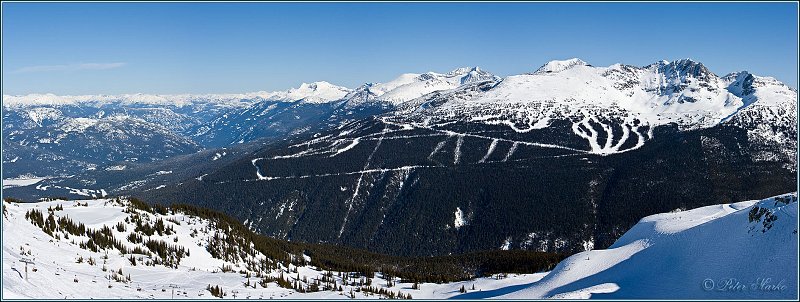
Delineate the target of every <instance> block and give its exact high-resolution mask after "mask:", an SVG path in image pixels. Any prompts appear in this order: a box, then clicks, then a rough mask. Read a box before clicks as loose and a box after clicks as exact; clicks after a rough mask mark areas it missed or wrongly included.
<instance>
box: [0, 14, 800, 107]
mask: <svg viewBox="0 0 800 302" xmlns="http://www.w3.org/2000/svg"><path fill="white" fill-rule="evenodd" d="M2 23H3V32H2V42H3V46H2V50H3V54H2V63H3V67H2V73H3V93H4V94H27V93H48V92H49V93H56V94H117V93H135V92H144V93H232V92H250V91H258V90H281V89H286V88H289V87H293V86H297V85H299V84H300V83H301V82H312V81H319V80H326V81H329V82H332V83H334V84H338V85H343V86H347V87H351V88H352V87H355V86H358V85H360V84H361V83H364V82H382V81H388V80H391V79H393V78H394V77H396V76H397V75H398V74H400V73H405V72H426V71H438V72H446V71H449V70H452V69H454V68H456V67H460V66H480V67H481V68H483V69H485V70H488V71H491V72H493V73H495V74H497V75H500V76H506V75H511V74H519V73H524V72H530V71H533V70H535V69H536V68H537V67H539V66H540V65H542V64H544V63H545V62H547V61H549V60H553V59H565V58H571V57H579V58H581V59H583V60H585V61H587V62H589V63H590V64H593V65H595V66H608V65H611V64H614V63H625V64H631V65H638V66H643V65H647V64H649V63H653V62H656V61H658V60H661V59H667V60H675V59H680V58H692V59H695V60H698V61H701V62H703V63H704V64H705V65H706V66H708V67H709V69H711V70H712V71H713V72H715V73H717V74H719V75H724V74H727V73H729V72H733V71H739V70H748V71H750V72H753V73H755V74H758V75H768V76H773V77H776V78H778V79H779V80H781V81H784V82H785V83H787V84H789V85H790V86H793V87H797V73H798V70H797V64H798V61H797V60H798V49H797V43H798V40H797V35H798V33H797V5H796V4H794V3H771V4H759V3H705V4H702V3H691V4H690V3H658V4H649V3H639V4H628V3H559V4H552V3H551V4H547V3H513V4H501V3H471V4H468V3H439V4H434V3H418V4H411V3H316V4H314V3H306V4H298V3H295V4H291V3H284V4H278V3H230V4H225V3H148V4H142V3H105V4H99V3H98V4H95V3H60V4H53V3H4V4H3V12H2Z"/></svg>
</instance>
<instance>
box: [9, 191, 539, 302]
mask: <svg viewBox="0 0 800 302" xmlns="http://www.w3.org/2000/svg"><path fill="white" fill-rule="evenodd" d="M80 202H81V203H84V202H85V203H88V206H85V207H84V206H78V205H77V202H75V201H52V202H40V203H29V204H17V203H4V207H6V206H7V209H8V210H7V214H6V215H4V218H3V298H50V299H63V298H68V299H88V298H95V299H97V298H160V299H169V298H171V296H172V291H171V289H170V287H169V285H170V284H174V285H176V286H177V289H176V291H175V298H180V299H191V298H201V299H213V298H214V297H213V296H211V294H210V293H209V292H208V291H207V290H206V289H205V288H206V286H207V285H209V284H211V285H219V286H221V287H222V288H223V290H224V291H226V292H227V293H228V296H227V297H225V298H226V299H229V298H232V291H233V290H236V291H237V292H238V293H237V298H249V299H259V298H261V299H270V298H273V299H278V298H283V299H287V298H296V299H328V298H333V299H347V297H345V296H344V294H348V293H349V289H350V286H347V285H345V286H344V290H343V292H339V291H321V292H316V293H303V294H301V293H297V292H295V291H293V290H289V289H285V288H281V287H278V286H277V284H275V283H270V284H269V285H268V287H267V288H262V287H261V286H260V285H259V286H257V288H256V289H253V288H252V287H249V288H246V287H245V286H244V283H245V282H246V281H247V278H245V276H244V275H242V274H239V273H235V272H231V273H222V272H219V271H220V268H221V267H222V266H223V265H231V266H232V267H233V269H234V270H235V271H238V270H240V269H244V266H243V263H229V262H224V261H223V260H220V259H215V258H212V257H211V255H210V254H209V253H208V251H206V249H205V246H204V245H203V243H205V241H204V240H206V239H207V238H208V237H209V236H210V234H203V232H201V233H200V235H199V236H197V237H191V236H190V235H189V234H190V233H191V230H192V229H197V228H202V227H204V226H206V225H207V223H208V222H207V221H205V220H201V219H198V218H193V217H189V216H184V215H183V214H173V215H164V216H160V217H162V218H164V219H167V218H172V219H174V220H177V221H179V222H181V223H180V225H175V224H172V223H171V222H165V223H168V224H170V225H172V226H173V227H174V229H175V231H176V233H177V234H176V235H164V236H159V235H158V234H154V235H153V236H151V237H152V238H153V239H162V240H163V241H165V242H168V243H170V244H172V243H173V242H172V241H173V239H174V238H175V237H177V238H178V241H177V243H176V244H179V245H181V246H183V247H185V248H187V249H189V253H190V256H189V257H186V258H183V259H182V260H181V264H180V265H179V267H178V269H170V268H166V267H164V266H155V267H152V266H144V265H141V264H139V265H137V266H131V264H130V262H129V261H128V260H127V259H126V257H127V256H129V255H125V256H122V255H120V254H119V252H118V251H113V252H109V253H108V256H109V260H108V263H107V264H106V266H107V267H108V269H109V272H110V271H111V270H117V269H119V268H122V270H123V273H125V274H130V275H131V280H132V281H131V282H130V283H128V284H123V283H118V282H113V281H112V282H110V283H109V281H108V280H107V279H106V276H107V275H108V274H109V272H103V271H102V261H103V260H102V257H103V255H104V254H105V253H102V252H101V253H95V252H91V251H88V250H84V249H81V248H79V247H78V246H77V245H76V244H71V243H70V241H71V239H70V240H67V239H63V238H62V239H61V240H55V239H53V238H52V237H50V236H49V235H47V234H45V233H44V232H42V230H41V229H40V228H38V227H36V226H34V225H32V224H31V223H30V222H29V221H28V220H26V219H25V212H27V211H28V210H30V209H34V208H37V209H39V210H40V211H42V212H44V213H45V215H47V214H46V213H47V208H48V207H51V206H52V207H55V206H56V205H58V204H61V205H62V206H63V207H64V210H63V211H56V212H55V214H56V215H57V216H59V217H60V216H65V215H66V216H69V218H71V219H73V220H75V221H80V222H83V223H85V224H86V226H87V227H88V228H95V229H96V228H100V227H102V226H103V225H107V226H109V227H112V230H113V232H114V234H116V236H117V237H118V238H124V237H125V235H126V233H128V232H130V231H131V230H132V229H133V225H132V224H128V226H127V232H122V233H120V232H118V231H117V230H116V229H115V228H114V226H115V225H116V224H117V223H119V222H124V219H125V217H126V216H127V215H128V214H126V213H124V212H123V210H124V209H125V208H124V207H122V206H119V205H116V204H114V203H112V202H110V201H109V200H107V199H98V200H88V201H80ZM145 215H153V214H145ZM153 218H155V216H153ZM70 238H72V239H74V238H75V237H70ZM84 239H85V238H84ZM76 240H77V239H76ZM123 241H124V240H123ZM124 242H125V241H124ZM125 244H126V245H129V246H131V247H132V244H131V243H129V242H126V243H125ZM20 247H22V249H23V250H24V251H26V252H27V251H30V252H31V255H30V256H28V255H24V256H23V255H20ZM23 257H27V258H32V259H33V260H34V262H35V265H33V266H29V271H28V281H25V280H24V274H25V266H24V264H23V263H21V262H19V260H20V259H22V258H23ZM78 257H83V258H84V259H88V258H89V257H92V258H94V259H95V260H97V261H98V264H97V265H94V266H91V265H89V264H87V262H86V261H84V262H83V263H76V259H78ZM34 266H35V267H36V269H37V271H36V272H33V271H32V268H33V267H34ZM298 272H299V273H300V275H301V278H302V277H303V276H305V277H307V278H308V279H309V280H311V279H313V278H319V277H321V275H322V274H323V271H320V270H317V269H315V268H313V267H299V268H298ZM272 275H275V276H278V273H277V272H275V273H273V274H272ZM291 275H292V276H295V275H294V273H292V274H291ZM544 275H545V273H539V274H524V275H514V274H511V275H509V276H508V277H507V278H504V279H501V280H496V279H494V278H481V279H477V280H471V281H464V282H454V283H448V284H430V283H426V284H421V285H420V287H421V288H420V289H419V290H413V289H411V287H412V284H411V283H400V282H399V279H396V282H397V284H396V285H395V286H393V287H391V288H387V290H391V291H393V292H397V291H400V292H403V293H410V294H411V295H412V297H413V298H415V299H418V298H436V299H442V298H449V297H453V296H456V295H459V294H460V292H459V289H460V288H461V287H462V286H464V287H465V288H468V289H469V288H471V287H472V286H473V285H474V286H475V288H476V289H475V291H491V290H496V289H498V288H504V287H509V286H517V285H520V284H528V283H531V282H534V281H536V280H539V279H540V278H541V277H543V276H544ZM380 276H381V275H380V274H377V275H376V278H373V280H372V284H373V285H377V286H382V287H385V285H386V280H384V279H382V278H380ZM334 278H336V279H337V280H339V281H338V282H339V283H340V284H341V278H340V277H337V276H336V274H334ZM74 279H78V283H77V284H76V283H75V282H74ZM256 281H257V279H255V278H251V282H256ZM109 284H111V286H112V287H111V288H108V285H109ZM139 289H141V291H140V290H139ZM356 297H357V298H370V299H377V298H378V296H375V295H370V296H365V295H364V294H363V293H356Z"/></svg>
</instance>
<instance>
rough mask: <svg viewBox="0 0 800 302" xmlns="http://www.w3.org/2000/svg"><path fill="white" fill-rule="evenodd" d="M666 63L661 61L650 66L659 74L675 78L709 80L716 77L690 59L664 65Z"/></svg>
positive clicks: (700, 64)
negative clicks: (688, 77)
mask: <svg viewBox="0 0 800 302" xmlns="http://www.w3.org/2000/svg"><path fill="white" fill-rule="evenodd" d="M664 62H666V61H661V62H658V63H656V64H651V65H650V66H653V68H655V70H657V71H658V72H659V73H662V74H665V75H668V76H675V77H686V76H690V77H694V78H698V79H710V78H712V77H714V78H715V77H716V75H714V73H712V72H711V71H710V70H708V68H706V66H705V65H703V63H700V62H696V61H693V60H692V59H680V60H677V61H674V62H669V63H667V64H664Z"/></svg>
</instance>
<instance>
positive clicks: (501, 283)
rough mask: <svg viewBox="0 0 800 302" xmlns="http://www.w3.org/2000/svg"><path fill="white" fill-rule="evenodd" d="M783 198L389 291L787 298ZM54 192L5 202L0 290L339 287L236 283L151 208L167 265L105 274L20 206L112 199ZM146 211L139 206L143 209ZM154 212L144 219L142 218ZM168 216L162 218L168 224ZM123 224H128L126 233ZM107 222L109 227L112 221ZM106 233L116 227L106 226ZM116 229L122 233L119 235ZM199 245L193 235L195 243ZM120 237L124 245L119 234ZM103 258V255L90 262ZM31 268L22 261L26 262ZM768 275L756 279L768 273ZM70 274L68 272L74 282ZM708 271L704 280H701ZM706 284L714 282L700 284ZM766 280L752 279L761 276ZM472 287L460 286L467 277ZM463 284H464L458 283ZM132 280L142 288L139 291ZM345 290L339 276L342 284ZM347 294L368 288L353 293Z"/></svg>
mask: <svg viewBox="0 0 800 302" xmlns="http://www.w3.org/2000/svg"><path fill="white" fill-rule="evenodd" d="M786 196H794V197H793V199H791V200H792V202H791V203H789V204H785V203H781V202H777V201H776V199H775V198H768V199H765V200H762V201H747V202H740V203H735V204H724V205H714V206H707V207H703V208H698V209H693V210H688V211H675V212H672V213H664V214H657V215H652V216H649V217H645V218H643V219H642V220H641V221H640V222H639V223H638V224H636V225H635V226H634V227H633V228H631V230H629V231H628V232H627V233H625V234H624V235H623V236H622V237H621V238H620V239H619V240H617V242H616V243H615V244H614V245H612V246H611V247H610V248H608V249H606V250H593V251H587V252H582V253H578V254H575V255H573V256H571V257H569V258H567V259H565V260H564V261H562V262H561V263H560V264H558V265H557V266H556V267H555V268H554V269H553V271H551V272H549V273H539V274H527V275H514V274H511V275H509V276H508V277H507V278H505V279H500V280H497V279H495V278H481V279H477V280H471V281H464V282H454V283H448V284H428V283H426V284H421V289H419V290H413V289H411V286H412V285H411V284H409V283H399V282H398V284H397V285H396V286H394V287H392V288H390V290H393V291H398V290H399V291H401V292H403V293H410V294H411V295H412V296H413V297H414V298H416V299H418V298H429V299H431V298H432V299H443V298H459V299H475V298H522V299H535V298H569V299H584V298H637V299H641V298H666V299H680V298H683V299H694V298H698V299H793V298H796V293H797V283H796V280H797V258H796V257H797V256H796V255H797V243H798V242H797V232H796V225H797V202H796V201H797V199H796V195H794V194H791V195H788V194H787V195H783V197H786ZM81 202H86V203H88V206H86V207H84V206H79V205H77V203H76V202H75V201H53V202H41V203H31V204H17V203H4V207H7V213H6V214H4V217H3V298H29V297H30V298H54V299H61V298H162V299H166V298H170V297H171V295H172V292H171V291H170V288H169V285H170V284H175V285H176V286H177V290H176V298H182V299H187V298H213V297H211V296H210V293H209V292H208V291H206V290H205V287H206V285H208V284H212V285H220V286H222V287H223V289H224V290H226V291H227V292H228V294H229V296H228V297H226V298H231V296H230V295H231V293H232V292H231V291H232V290H236V291H237V292H238V294H237V298H249V299H258V298H263V299H269V298H304V299H318V298H338V299H345V298H346V297H345V296H343V295H342V293H340V292H338V291H336V292H333V291H323V292H316V293H305V294H301V293H297V292H294V291H292V290H288V289H284V288H280V287H278V286H277V285H275V284H274V283H272V284H270V285H269V286H268V287H267V288H262V287H260V286H258V288H256V289H253V288H252V287H250V288H245V286H244V282H246V281H247V279H246V278H245V277H244V276H243V275H241V274H239V273H221V272H219V268H220V267H221V266H222V265H223V264H228V265H232V266H233V268H234V270H239V269H242V268H243V267H242V265H243V264H242V263H226V262H224V261H222V260H220V259H214V258H212V257H211V255H210V254H209V253H208V252H207V251H206V250H205V248H204V247H203V246H202V245H203V244H202V243H203V242H204V240H205V239H206V238H207V236H210V235H209V234H202V233H201V235H200V236H197V237H191V236H189V233H190V232H191V229H193V228H201V227H203V226H205V225H206V224H207V222H206V221H204V220H201V219H197V218H193V217H189V216H184V215H183V214H180V213H177V214H172V215H165V216H161V217H162V218H165V219H166V218H172V219H174V220H177V221H179V222H180V225H174V229H175V230H176V233H177V235H165V236H159V235H154V236H153V237H155V238H159V239H164V240H165V241H167V239H168V241H170V242H171V241H172V240H173V238H175V237H177V238H178V241H177V244H180V245H182V246H184V247H186V248H188V249H189V251H190V255H191V256H190V257H187V258H184V259H183V260H182V261H181V265H180V266H179V267H178V269H170V268H166V267H163V266H156V267H150V266H143V265H138V266H131V265H130V263H129V262H128V260H127V259H126V258H125V257H123V256H122V255H119V253H118V252H116V251H115V252H111V253H109V260H108V263H107V266H108V268H109V269H113V270H116V269H119V268H122V269H123V272H124V273H126V274H127V273H130V274H131V280H132V282H131V283H129V284H123V283H116V282H111V285H112V288H108V285H109V281H108V280H107V279H106V277H105V276H106V275H107V273H106V272H103V271H101V267H100V265H99V264H98V265H95V266H90V265H88V264H87V263H86V262H84V263H76V261H75V260H76V259H77V258H78V257H79V256H82V257H84V259H87V258H88V257H93V258H94V259H98V260H99V259H101V258H102V256H103V253H94V252H90V251H87V250H84V249H80V248H79V247H78V246H77V245H74V244H71V243H70V241H69V240H66V239H63V238H62V239H61V240H54V239H53V238H52V237H50V236H49V235H47V234H45V233H43V232H42V231H41V229H39V228H38V227H36V226H34V225H32V224H30V223H29V222H28V221H27V220H25V218H24V214H25V212H26V211H28V210H30V209H33V208H38V209H39V210H42V211H43V212H45V213H46V209H47V208H48V207H50V206H55V205H57V204H61V205H62V206H63V207H64V210H62V211H56V215H57V216H63V215H67V216H69V217H70V218H72V219H74V220H76V221H81V222H84V223H86V224H87V227H91V228H98V227H100V226H103V225H108V226H114V225H115V224H116V223H118V222H120V221H124V218H125V216H126V215H127V214H126V213H124V212H123V209H124V208H123V207H121V206H119V205H115V204H113V203H111V202H109V201H108V200H105V199H100V200H90V201H81ZM754 206H758V207H761V208H764V209H767V210H768V211H769V213H771V214H772V215H773V217H775V218H776V219H775V220H774V221H772V226H771V227H770V228H766V227H765V226H764V218H763V217H762V218H760V219H758V220H756V221H752V222H751V221H750V220H749V219H748V218H749V217H748V216H749V215H748V214H749V213H750V211H751V209H752V208H753V207H754ZM147 215H150V214H147ZM153 218H155V217H153ZM170 224H172V223H171V222H170ZM132 228H133V227H132V226H131V225H129V226H128V231H130V230H131V229H132ZM112 229H113V228H112ZM114 232H115V234H118V233H119V232H118V231H117V230H116V229H115V230H114ZM118 235H119V236H124V234H118ZM198 243H199V245H198ZM126 244H129V243H126ZM20 248H22V250H23V251H30V253H31V255H30V256H27V255H26V256H24V257H29V258H33V260H34V262H35V263H36V264H35V267H36V269H37V271H36V272H32V271H30V270H29V272H28V274H29V280H28V281H25V280H24V264H23V263H21V262H19V260H20V259H21V258H22V257H23V256H22V255H20V251H21V250H20ZM99 261H102V260H99ZM31 268H32V267H31ZM298 271H299V272H300V274H301V275H302V276H307V277H308V278H309V279H311V278H314V277H319V276H320V274H322V273H323V272H321V271H318V270H315V269H314V268H313V267H300V268H298ZM379 276H380V274H378V275H376V278H375V279H373V284H378V285H381V286H385V284H386V281H385V280H383V279H381V278H379ZM767 278H768V281H764V280H767ZM74 279H78V284H75V282H74ZM709 280H710V281H709ZM729 280H737V281H738V282H740V283H742V284H744V285H746V287H747V288H746V289H741V288H739V289H737V290H734V289H727V290H725V288H723V286H721V285H720V284H724V282H730V281H729ZM709 282H713V286H710V284H711V283H709ZM756 282H766V283H764V284H767V285H770V286H772V288H771V289H765V288H764V287H762V283H758V284H756V285H753V284H755V283H756ZM473 285H474V286H475V288H476V289H475V290H471V288H472V286H473ZM462 286H464V288H466V289H468V292H467V293H460V292H459V289H460V288H461V287H462ZM139 289H141V290H139ZM348 292H349V287H347V286H345V289H344V293H348ZM357 298H373V299H374V298H376V296H364V295H363V294H358V295H357Z"/></svg>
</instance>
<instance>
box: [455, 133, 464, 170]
mask: <svg viewBox="0 0 800 302" xmlns="http://www.w3.org/2000/svg"><path fill="white" fill-rule="evenodd" d="M462 144H464V136H463V135H459V136H458V140H457V141H456V148H455V149H454V150H453V164H458V162H459V161H461V145H462Z"/></svg>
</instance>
